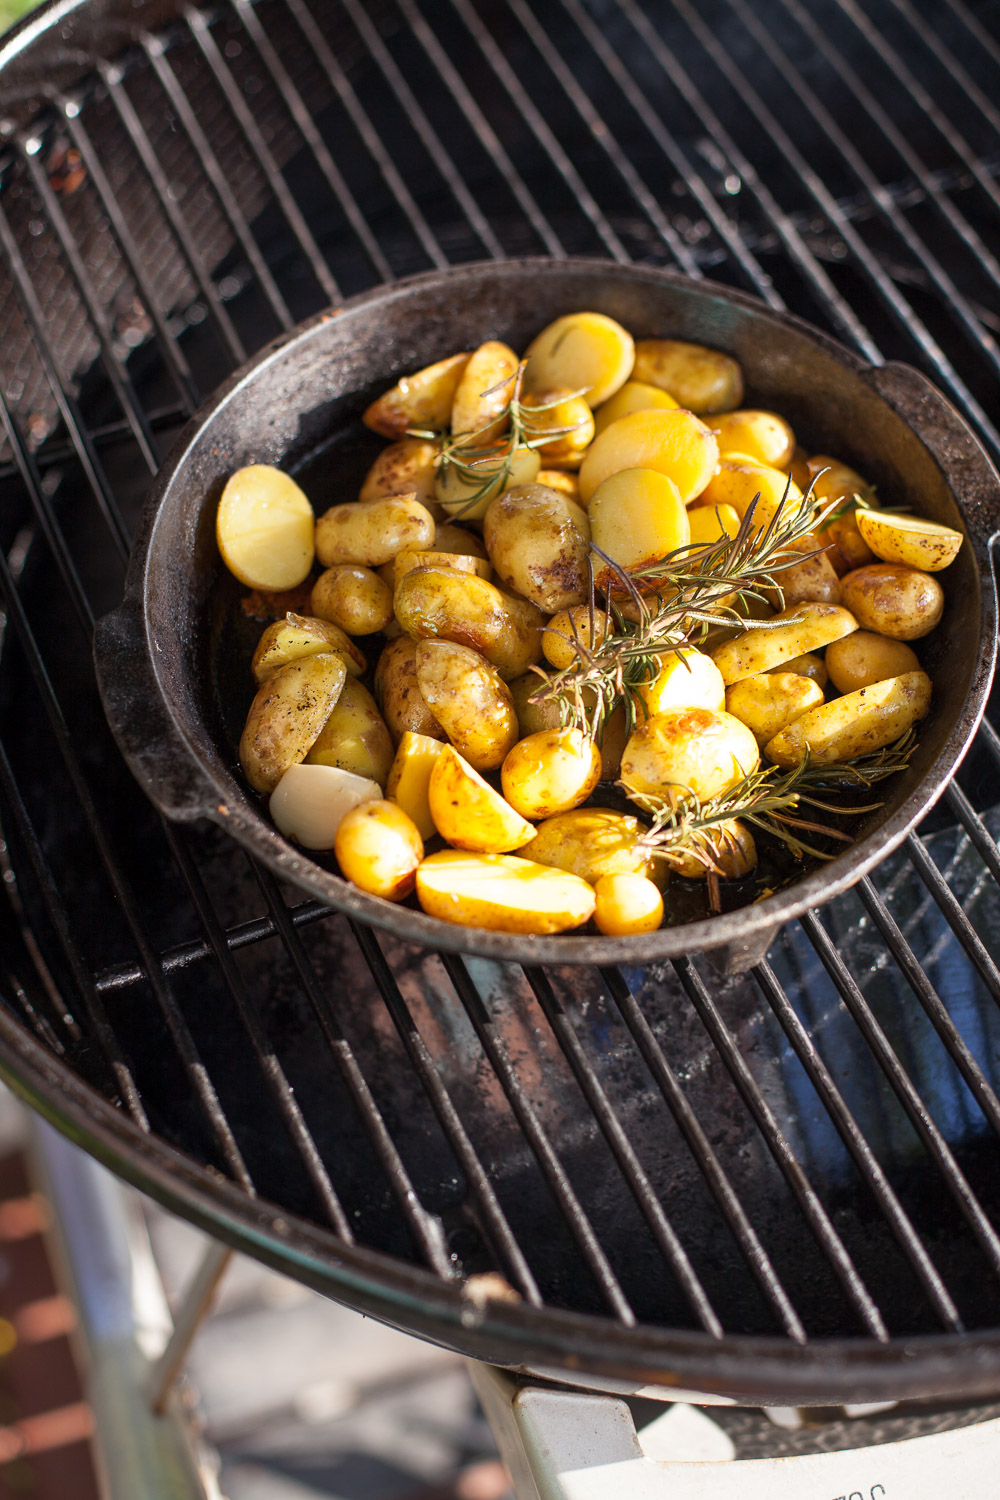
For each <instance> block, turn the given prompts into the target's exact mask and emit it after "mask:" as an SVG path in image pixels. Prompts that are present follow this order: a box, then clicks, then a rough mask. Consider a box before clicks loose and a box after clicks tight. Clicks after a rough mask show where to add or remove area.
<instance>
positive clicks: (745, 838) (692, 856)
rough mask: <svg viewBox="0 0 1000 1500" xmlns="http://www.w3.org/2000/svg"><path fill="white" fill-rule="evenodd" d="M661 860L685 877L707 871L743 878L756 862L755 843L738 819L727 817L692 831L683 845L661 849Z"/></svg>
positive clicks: (723, 877)
mask: <svg viewBox="0 0 1000 1500" xmlns="http://www.w3.org/2000/svg"><path fill="white" fill-rule="evenodd" d="M660 860H661V862H662V863H663V864H664V865H665V867H666V868H667V869H668V870H671V871H672V872H673V873H674V874H675V875H683V876H684V878H685V880H705V879H707V878H708V874H709V871H711V872H712V873H713V874H714V875H718V877H719V878H720V880H742V879H743V878H744V876H746V875H749V874H750V872H751V870H753V869H754V868H755V867H756V864H757V845H756V843H755V842H754V836H753V834H752V833H751V832H750V829H749V827H748V826H747V824H746V823H744V822H743V820H742V819H741V818H727V819H726V821H725V822H723V823H716V824H715V825H714V826H713V827H712V828H704V829H701V830H699V831H698V832H697V833H695V834H694V835H693V836H692V838H691V839H690V841H689V843H688V845H687V847H686V848H678V849H664V850H662V851H661V852H660Z"/></svg>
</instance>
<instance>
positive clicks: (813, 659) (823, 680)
mask: <svg viewBox="0 0 1000 1500" xmlns="http://www.w3.org/2000/svg"><path fill="white" fill-rule="evenodd" d="M859 634H860V631H855V635H859ZM841 639H842V640H846V641H849V640H851V639H852V637H851V636H849V635H848V636H842V637H841ZM768 670H769V671H771V672H794V673H795V674H796V675H797V676H798V677H809V678H811V679H812V681H813V682H815V684H816V686H817V687H821V688H825V687H826V684H827V682H828V681H829V677H830V674H829V672H828V671H827V667H826V662H825V661H824V660H823V658H822V656H816V655H815V653H814V652H812V651H806V652H804V653H803V655H802V656H793V657H792V658H791V659H790V660H789V661H783V662H780V663H779V665H778V666H776V667H770V668H769V669H768Z"/></svg>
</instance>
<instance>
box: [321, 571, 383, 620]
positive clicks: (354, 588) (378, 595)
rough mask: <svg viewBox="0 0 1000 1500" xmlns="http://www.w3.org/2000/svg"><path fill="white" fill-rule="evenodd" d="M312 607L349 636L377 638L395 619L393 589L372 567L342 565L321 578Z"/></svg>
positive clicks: (325, 572)
mask: <svg viewBox="0 0 1000 1500" xmlns="http://www.w3.org/2000/svg"><path fill="white" fill-rule="evenodd" d="M309 608H310V609H311V610H312V612H313V614H314V615H317V616H318V617H319V619H321V620H330V621H331V622H332V623H333V624H334V625H339V626H340V628H341V630H346V631H347V633H348V634H349V635H373V634H374V632H375V631H376V630H384V629H385V627H386V625H388V623H389V621H390V620H391V619H392V589H391V588H390V587H389V585H388V584H387V583H386V582H385V580H384V579H382V578H380V577H379V576H378V574H377V573H373V572H372V570H371V568H363V567H361V566H360V565H357V566H354V565H351V564H349V563H340V564H337V565H336V566H335V567H332V568H326V569H325V570H324V572H322V573H321V574H320V575H319V577H318V578H317V580H316V582H315V583H314V584H313V591H312V596H311V598H310V601H309Z"/></svg>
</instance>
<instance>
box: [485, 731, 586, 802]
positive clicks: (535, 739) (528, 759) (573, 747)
mask: <svg viewBox="0 0 1000 1500" xmlns="http://www.w3.org/2000/svg"><path fill="white" fill-rule="evenodd" d="M500 779H501V782H502V785H503V794H504V796H505V797H506V798H507V801H508V802H509V803H510V805H511V807H513V808H516V810H517V811H518V812H519V813H520V814H521V816H522V817H523V818H535V819H537V818H550V817H552V816H553V815H554V814H555V813H561V812H569V811H570V809H571V808H574V807H579V806H580V803H581V802H586V800H587V798H588V797H589V796H590V794H591V792H592V791H593V790H594V787H595V786H596V785H597V783H598V782H599V781H600V779H601V752H600V751H599V750H598V748H597V746H596V745H595V744H594V742H593V740H590V739H587V737H586V736H585V735H584V734H582V733H581V731H580V730H579V729H543V730H542V731H541V732H540V733H538V734H530V735H528V736H527V738H526V739H523V740H519V741H518V743H517V744H516V745H514V746H513V748H512V749H511V750H509V751H508V752H507V755H506V757H505V759H504V763H503V766H502V768H501V771H500Z"/></svg>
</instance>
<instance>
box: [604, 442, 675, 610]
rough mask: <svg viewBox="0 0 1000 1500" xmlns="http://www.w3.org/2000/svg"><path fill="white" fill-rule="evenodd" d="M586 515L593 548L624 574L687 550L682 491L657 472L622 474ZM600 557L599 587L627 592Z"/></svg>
mask: <svg viewBox="0 0 1000 1500" xmlns="http://www.w3.org/2000/svg"><path fill="white" fill-rule="evenodd" d="M623 420H624V421H628V418H627V417H625V418H624V419H623ZM611 431H613V429H612V428H610V427H609V428H608V432H609V433H610V432H611ZM588 515H589V516H590V539H591V541H592V542H593V544H594V547H595V549H597V548H599V549H600V553H603V554H604V556H605V557H608V558H610V559H611V562H612V563H617V564H618V567H619V568H621V569H622V570H623V571H624V572H625V573H638V572H640V571H641V570H642V569H643V568H646V567H649V566H650V564H651V563H655V562H659V561H660V560H661V558H664V557H666V556H667V554H668V553H669V552H674V551H676V549H677V548H678V547H686V546H687V544H688V542H689V541H690V538H691V525H690V522H689V521H688V515H687V511H686V509H685V507H684V502H683V500H682V498H681V494H680V491H679V490H678V488H677V486H676V484H674V482H673V480H672V479H668V478H667V476H666V475H665V474H662V473H659V472H657V470H656V469H622V470H621V471H620V472H619V473H616V474H612V475H611V476H610V477H609V478H608V479H605V480H604V482H603V483H602V484H600V485H599V486H598V487H597V489H596V490H595V491H594V493H593V496H592V497H591V501H590V510H589V511H588ZM600 553H598V555H597V556H595V557H594V560H593V568H594V579H595V582H596V584H597V587H598V588H599V589H602V590H604V591H606V592H610V593H613V594H615V593H617V594H623V593H625V592H626V585H625V583H624V582H623V581H622V579H621V578H620V577H619V576H618V575H617V574H616V572H615V570H614V569H613V568H612V567H610V566H609V564H608V563H606V562H605V561H604V557H602V556H600Z"/></svg>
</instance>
